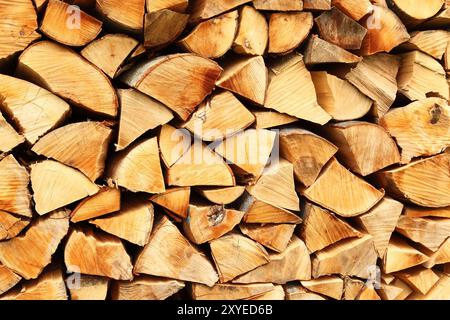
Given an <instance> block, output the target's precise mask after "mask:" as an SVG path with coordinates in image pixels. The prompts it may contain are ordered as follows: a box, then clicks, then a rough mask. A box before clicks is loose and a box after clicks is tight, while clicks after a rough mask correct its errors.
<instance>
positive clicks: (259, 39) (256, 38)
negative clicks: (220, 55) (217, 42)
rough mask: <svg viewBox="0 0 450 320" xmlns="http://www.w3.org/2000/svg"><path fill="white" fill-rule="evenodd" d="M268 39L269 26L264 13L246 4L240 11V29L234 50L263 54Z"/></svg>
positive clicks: (256, 54) (250, 53)
mask: <svg viewBox="0 0 450 320" xmlns="http://www.w3.org/2000/svg"><path fill="white" fill-rule="evenodd" d="M255 30H258V32H255ZM268 41H269V26H268V24H267V21H266V18H265V17H264V15H263V14H262V13H260V12H258V11H257V10H256V9H255V8H253V7H251V6H244V7H243V8H242V9H241V10H240V11H239V24H238V30H237V34H236V37H235V39H234V41H233V50H234V52H236V53H239V54H248V55H255V56H262V55H263V54H264V52H265V51H266V47H267V43H268Z"/></svg>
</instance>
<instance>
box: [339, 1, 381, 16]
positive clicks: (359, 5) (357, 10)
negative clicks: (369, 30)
mask: <svg viewBox="0 0 450 320" xmlns="http://www.w3.org/2000/svg"><path fill="white" fill-rule="evenodd" d="M331 4H332V5H333V6H335V7H336V8H338V9H340V10H341V11H342V12H343V13H345V14H346V15H347V16H349V17H350V18H352V19H353V20H356V21H359V20H361V18H363V17H364V16H365V15H367V14H369V13H372V11H373V6H372V3H371V1H369V0H332V1H331ZM332 10H333V9H332Z"/></svg>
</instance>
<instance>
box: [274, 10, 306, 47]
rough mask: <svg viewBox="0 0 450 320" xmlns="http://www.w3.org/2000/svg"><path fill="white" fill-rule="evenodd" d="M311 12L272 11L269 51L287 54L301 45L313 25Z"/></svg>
mask: <svg viewBox="0 0 450 320" xmlns="http://www.w3.org/2000/svg"><path fill="white" fill-rule="evenodd" d="M313 24H314V21H313V15H312V14H311V13H310V12H279V13H272V14H271V15H270V19H269V48H268V52H269V53H274V54H275V53H276V54H287V53H289V52H292V51H293V50H295V48H297V47H298V46H300V44H301V43H302V42H303V41H304V40H305V39H306V37H307V36H308V34H309V32H310V31H311V29H312V27H313Z"/></svg>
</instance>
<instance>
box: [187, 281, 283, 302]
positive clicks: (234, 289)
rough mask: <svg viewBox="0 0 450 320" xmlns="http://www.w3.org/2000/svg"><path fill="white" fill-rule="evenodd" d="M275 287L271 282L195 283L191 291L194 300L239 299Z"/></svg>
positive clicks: (256, 294)
mask: <svg viewBox="0 0 450 320" xmlns="http://www.w3.org/2000/svg"><path fill="white" fill-rule="evenodd" d="M274 288H275V286H274V285H273V284H271V283H255V284H216V285H215V286H214V287H212V288H210V287H208V286H205V285H202V284H197V283H194V284H193V285H192V288H191V292H192V298H193V299H194V300H238V299H248V298H253V297H257V296H259V295H261V294H263V293H267V292H270V291H272V290H273V289H274Z"/></svg>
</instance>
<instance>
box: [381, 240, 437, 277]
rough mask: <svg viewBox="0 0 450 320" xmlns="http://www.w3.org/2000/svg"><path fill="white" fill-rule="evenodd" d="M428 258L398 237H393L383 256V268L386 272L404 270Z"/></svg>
mask: <svg viewBox="0 0 450 320" xmlns="http://www.w3.org/2000/svg"><path fill="white" fill-rule="evenodd" d="M427 260H428V257H427V256H426V255H425V254H423V253H422V252H420V251H419V250H417V249H415V248H413V247H411V246H410V245H409V244H408V243H407V242H406V241H404V240H403V239H400V238H399V237H393V238H392V239H391V240H390V242H389V245H388V247H387V249H386V254H385V256H384V258H383V269H384V272H386V273H392V272H396V271H401V270H405V269H408V268H411V267H414V266H417V265H419V264H421V263H423V262H425V261H427Z"/></svg>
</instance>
